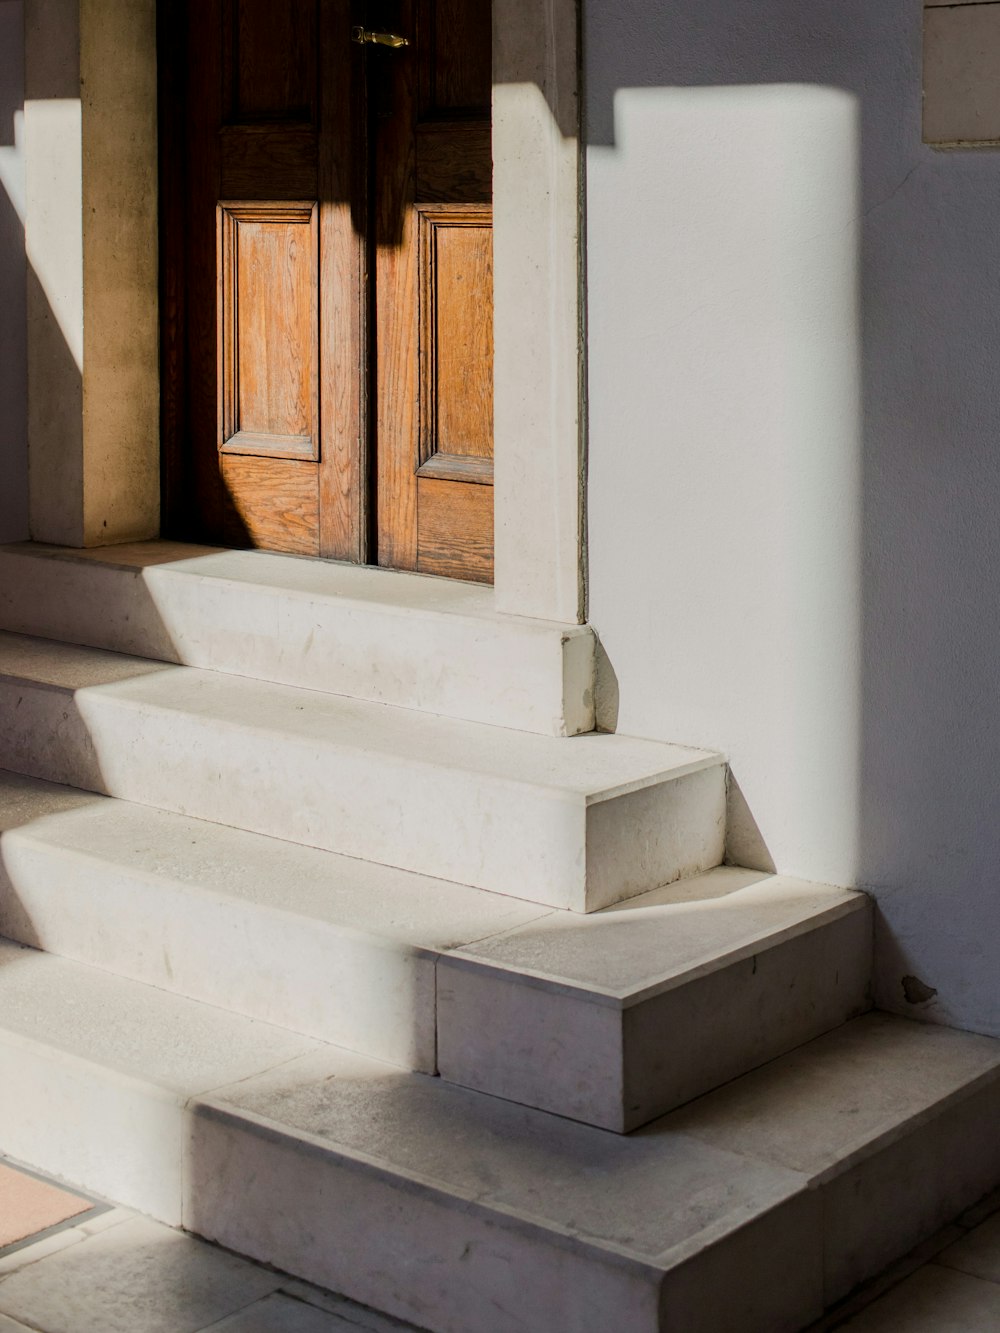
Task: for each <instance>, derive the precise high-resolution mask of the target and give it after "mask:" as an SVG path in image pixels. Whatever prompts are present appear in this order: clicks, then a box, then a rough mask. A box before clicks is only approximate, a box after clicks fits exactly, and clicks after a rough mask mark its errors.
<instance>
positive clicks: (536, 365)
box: [25, 0, 586, 623]
mask: <svg viewBox="0 0 1000 1333" xmlns="http://www.w3.org/2000/svg"><path fill="white" fill-rule="evenodd" d="M580 22H581V20H580V0H493V27H494V43H493V228H494V242H493V243H494V421H495V425H494V432H495V436H494V438H495V450H496V457H495V473H494V488H495V489H494V524H495V552H496V554H495V560H496V565H495V571H496V572H495V579H496V581H495V593H494V597H495V604H496V607H497V609H499V610H501V611H504V612H508V613H511V614H519V615H527V616H533V617H538V618H543V619H550V620H557V621H563V622H566V623H577V622H579V621H582V620H583V619H585V614H586V603H585V591H586V589H585V543H584V456H585V455H584V419H585V416H584V403H583V384H584V372H583V366H584V299H583V167H582V157H581V134H580V72H579V71H580V59H579V56H580ZM156 73H157V71H156V4H155V0H25V89H26V100H25V129H26V172H27V207H26V219H25V236H26V243H27V249H28V260H29V265H30V269H31V277H30V278H29V290H28V380H29V388H28V456H29V503H30V516H31V534H32V538H33V539H34V540H35V541H45V542H54V543H56V544H59V545H67V546H101V545H108V544H111V543H117V542H124V541H136V540H144V539H148V538H153V537H157V536H158V535H159V531H160V526H159V473H160V462H159V459H160V438H159V437H160V423H159V375H160V368H159V350H158V343H159V308H158V307H159V300H158V296H159V293H158V287H159V269H158V261H157V253H158V225H159V220H158V206H157V181H158V165H159V154H158V145H157V129H156V94H157V77H156ZM54 164H57V166H58V170H54V169H53V166H54Z"/></svg>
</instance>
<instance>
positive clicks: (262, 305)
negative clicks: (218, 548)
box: [218, 203, 319, 462]
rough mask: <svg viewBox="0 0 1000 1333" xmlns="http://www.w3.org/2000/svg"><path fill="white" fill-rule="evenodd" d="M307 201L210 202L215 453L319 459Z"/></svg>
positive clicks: (312, 209)
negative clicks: (214, 225)
mask: <svg viewBox="0 0 1000 1333" xmlns="http://www.w3.org/2000/svg"><path fill="white" fill-rule="evenodd" d="M316 212H317V210H316V205H315V204H312V203H301V204H282V203H276V204H275V203H270V204H263V203H262V204H239V203H227V204H220V206H219V229H220V230H219V268H220V273H219V314H218V322H219V357H220V363H221V367H222V413H221V419H220V431H219V449H220V450H221V451H222V452H223V453H231V454H261V455H267V456H269V457H272V458H298V459H303V460H305V459H308V460H310V461H312V462H315V461H317V460H318V458H319V364H318V363H319V322H318V295H319V272H318V261H319V247H318V244H317V225H316V223H317V219H316Z"/></svg>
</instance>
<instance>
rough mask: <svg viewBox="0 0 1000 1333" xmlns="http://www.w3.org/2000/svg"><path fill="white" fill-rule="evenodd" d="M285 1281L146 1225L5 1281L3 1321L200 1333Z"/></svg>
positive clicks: (67, 1330) (105, 1332)
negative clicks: (22, 1320)
mask: <svg viewBox="0 0 1000 1333" xmlns="http://www.w3.org/2000/svg"><path fill="white" fill-rule="evenodd" d="M280 1284H281V1279H280V1277H278V1276H277V1275H276V1274H274V1273H269V1272H266V1271H265V1270H263V1269H261V1268H257V1267H256V1266H255V1265H253V1264H250V1263H247V1262H246V1261H244V1260H242V1259H238V1258H236V1257H235V1256H233V1255H230V1254H227V1253H225V1251H222V1250H218V1249H215V1248H214V1247H213V1246H210V1245H205V1244H202V1243H200V1242H198V1241H195V1240H193V1239H192V1238H191V1237H190V1236H186V1235H184V1234H183V1233H181V1232H177V1231H172V1230H170V1229H169V1228H167V1227H161V1226H158V1225H157V1224H156V1223H154V1222H149V1221H146V1220H145V1219H143V1218H135V1219H134V1220H132V1221H130V1222H123V1223H122V1225H121V1226H116V1227H112V1228H111V1229H110V1230H109V1231H104V1232H102V1233H101V1234H100V1235H97V1236H90V1237H87V1238H86V1239H85V1240H83V1241H82V1242H81V1243H79V1244H77V1245H72V1246H70V1247H69V1248H67V1249H65V1250H61V1251H60V1252H58V1253H57V1254H53V1255H51V1256H50V1257H48V1258H46V1259H43V1260H41V1261H40V1262H38V1263H34V1264H31V1265H30V1266H29V1267H27V1268H23V1269H21V1270H19V1271H18V1272H16V1273H13V1274H11V1275H10V1276H8V1277H5V1278H3V1279H2V1280H0V1313H3V1314H7V1315H10V1316H12V1317H13V1318H14V1319H24V1320H26V1321H27V1322H28V1323H30V1324H31V1325H32V1327H34V1328H40V1329H44V1330H45V1333H197V1331H198V1330H200V1329H203V1328H205V1327H206V1326H208V1325H210V1324H212V1323H214V1322H218V1321H219V1320H220V1319H222V1318H224V1317H225V1316H226V1315H228V1314H231V1313H233V1312H234V1311H235V1310H239V1309H242V1308H243V1307H245V1306H247V1305H250V1304H252V1303H253V1302H254V1301H255V1300H259V1299H260V1298H261V1297H262V1296H265V1295H267V1294H268V1293H269V1292H271V1291H274V1290H275V1289H276V1288H277V1287H278V1286H280Z"/></svg>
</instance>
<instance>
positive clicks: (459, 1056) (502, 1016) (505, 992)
mask: <svg viewBox="0 0 1000 1333" xmlns="http://www.w3.org/2000/svg"><path fill="white" fill-rule="evenodd" d="M871 967H872V913H871V902H870V900H869V899H868V898H867V897H866V895H864V894H860V893H852V892H850V891H849V890H846V889H841V888H836V887H834V886H832V885H823V884H809V883H805V882H804V881H802V880H796V879H792V878H789V877H787V876H783V875H766V874H762V873H759V872H757V871H748V870H741V869H737V868H735V867H719V868H717V869H715V870H711V871H709V872H708V873H707V874H704V875H698V876H696V877H694V878H693V879H686V880H681V881H678V882H676V883H674V884H671V885H668V886H666V887H665V888H662V889H657V890H653V891H652V892H650V893H646V894H643V895H642V896H641V897H639V898H633V899H630V900H629V901H628V902H626V903H620V904H618V905H617V906H615V907H610V908H606V909H605V910H604V911H602V912H595V913H593V914H591V915H590V916H585V917H581V916H567V914H566V913H550V914H549V915H548V916H545V917H542V918H540V919H538V920H535V921H530V922H527V923H525V924H524V925H521V926H517V927H513V928H512V929H511V930H509V931H507V932H505V933H504V934H502V935H498V936H492V937H490V938H484V939H482V940H479V941H477V942H476V943H474V944H470V945H460V946H458V947H457V948H456V949H454V950H453V951H451V952H449V953H448V954H447V955H445V956H443V957H442V958H441V960H440V962H439V964H438V1067H439V1069H440V1071H441V1074H442V1075H443V1076H444V1077H445V1078H447V1079H449V1080H451V1081H453V1082H455V1083H460V1084H462V1085H463V1086H465V1087H469V1088H476V1089H478V1090H479V1091H481V1092H489V1093H493V1094H495V1095H497V1096H500V1097H506V1098H509V1099H510V1100H512V1101H517V1102H523V1103H525V1104H526V1105H529V1106H537V1107H540V1108H542V1109H544V1110H547V1111H556V1112H558V1113H559V1114H560V1115H565V1116H570V1117H571V1118H573V1119H575V1120H583V1121H586V1122H587V1123H588V1124H593V1125H602V1126H603V1127H604V1128H606V1129H613V1130H617V1131H619V1132H622V1131H626V1130H631V1129H634V1128H636V1127H637V1126H639V1125H643V1124H645V1123H646V1122H647V1121H648V1120H652V1119H653V1117H654V1116H657V1115H661V1114H663V1113H664V1112H665V1111H669V1110H671V1109H672V1108H673V1107H675V1106H680V1105H681V1104H682V1103H683V1102H686V1101H689V1100H690V1099H691V1098H693V1097H697V1096H698V1095H699V1094H701V1093H703V1092H707V1091H708V1090H709V1089H710V1088H714V1087H718V1086H719V1085H720V1084H722V1083H725V1082H726V1081H727V1080H728V1079H731V1078H735V1077H736V1076H737V1075H738V1074H743V1073H745V1072H746V1071H747V1070H749V1069H753V1068H755V1067H756V1066H757V1065H760V1064H763V1063H764V1062H765V1061H767V1060H770V1059H773V1058H774V1057H775V1056H777V1055H782V1054H783V1053H784V1052H785V1051H789V1050H792V1049H794V1048H795V1047H796V1046H799V1045H801V1044H802V1043H803V1042H806V1041H809V1040H810V1039H811V1038H813V1037H816V1036H818V1035H819V1034H820V1033H822V1032H826V1031H828V1030H829V1029H830V1028H834V1027H837V1026H838V1025H839V1024H840V1023H844V1022H846V1021H847V1020H848V1019H849V1018H854V1017H856V1016H857V1015H858V1014H861V1013H863V1012H864V1011H865V1010H866V1009H868V1008H869V1006H870V998H869V982H870V977H871Z"/></svg>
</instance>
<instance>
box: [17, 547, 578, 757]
mask: <svg viewBox="0 0 1000 1333" xmlns="http://www.w3.org/2000/svg"><path fill="white" fill-rule="evenodd" d="M0 629H6V630H13V631H15V632H17V633H21V634H33V635H38V636H41V637H43V638H49V639H60V640H65V641H67V642H70V643H80V644H89V645H91V646H92V647H96V648H110V649H113V650H114V651H115V652H121V653H131V654H134V655H136V656H138V657H149V658H156V659H159V660H161V661H165V662H178V663H183V664H186V665H188V666H196V667H205V668H208V669H211V670H214V671H224V672H231V673H233V674H236V675H240V676H253V677H256V678H258V679H260V680H270V681H277V682H280V683H282V684H286V685H299V686H303V687H305V688H308V689H313V690H324V691H328V692H330V693H333V694H344V695H349V696H352V697H354V698H358V699H369V700H371V701H373V702H376V703H387V704H395V705H398V706H400V707H404V708H416V709H420V710H423V711H425V712H430V713H440V714H442V715H443V716H445V717H457V718H464V719H467V720H469V721H473V722H489V723H493V724H495V725H498V726H504V727H512V728H515V729H519V730H524V731H534V732H541V733H543V734H547V735H556V736H562V735H569V736H572V735H576V734H577V733H579V732H584V731H590V730H591V729H592V728H593V726H594V692H593V676H594V636H593V633H592V632H591V630H590V629H589V628H588V627H587V626H578V625H562V624H555V623H553V622H548V621H542V620H530V619H527V618H524V617H518V616H509V615H503V614H501V613H499V612H497V611H495V610H494V609H493V590H492V589H491V588H483V587H481V586H477V585H473V584H468V583H458V582H456V581H455V580H453V579H438V578H429V577H427V576H426V575H422V574H402V573H398V572H396V571H394V570H385V569H372V568H368V567H365V566H359V565H343V564H335V563H333V562H331V561H323V560H303V559H301V558H298V557H296V556H288V555H275V554H272V553H270V552H266V551H220V550H215V549H211V548H207V547H197V546H186V545H182V544H180V543H177V542H162V541H154V542H141V543H137V544H134V545H127V546H112V547H105V548H102V549H99V550H89V551H77V550H72V549H70V548H67V547H58V546H44V545H35V544H32V543H29V542H25V543H22V544H19V545H15V546H7V547H3V548H0Z"/></svg>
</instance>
